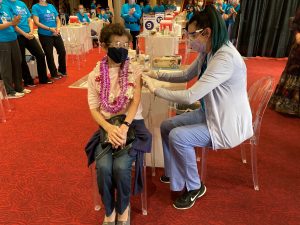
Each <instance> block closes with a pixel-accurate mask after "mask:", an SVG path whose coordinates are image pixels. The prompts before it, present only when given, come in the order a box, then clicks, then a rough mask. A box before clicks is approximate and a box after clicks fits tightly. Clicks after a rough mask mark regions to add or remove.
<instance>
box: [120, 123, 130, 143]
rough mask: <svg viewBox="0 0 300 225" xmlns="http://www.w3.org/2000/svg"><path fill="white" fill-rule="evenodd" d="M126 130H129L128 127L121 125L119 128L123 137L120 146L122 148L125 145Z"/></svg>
mask: <svg viewBox="0 0 300 225" xmlns="http://www.w3.org/2000/svg"><path fill="white" fill-rule="evenodd" d="M128 129H129V127H128V126H126V125H125V124H122V125H121V126H120V130H121V134H122V135H123V137H124V139H123V144H122V146H123V147H124V146H125V145H126V140H127V132H128Z"/></svg>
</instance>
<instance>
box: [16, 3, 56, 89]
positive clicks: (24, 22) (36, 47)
mask: <svg viewBox="0 0 300 225" xmlns="http://www.w3.org/2000/svg"><path fill="white" fill-rule="evenodd" d="M10 5H11V8H12V10H13V13H14V14H16V15H20V16H21V21H20V23H19V24H18V28H20V29H17V32H18V42H19V46H20V50H21V55H22V77H23V80H24V85H25V86H29V87H34V86H35V84H34V81H33V79H32V77H31V75H30V71H29V68H28V65H27V62H26V59H25V49H28V51H29V52H30V53H31V55H33V56H34V57H35V59H36V63H37V71H38V77H39V83H40V84H52V83H53V82H52V81H51V80H50V79H49V78H48V77H47V68H46V60H45V54H44V52H43V50H42V48H41V46H40V44H39V43H38V41H37V40H36V39H35V37H34V35H33V21H32V19H31V13H30V11H29V10H28V8H27V6H26V4H25V3H24V2H22V1H19V0H10Z"/></svg>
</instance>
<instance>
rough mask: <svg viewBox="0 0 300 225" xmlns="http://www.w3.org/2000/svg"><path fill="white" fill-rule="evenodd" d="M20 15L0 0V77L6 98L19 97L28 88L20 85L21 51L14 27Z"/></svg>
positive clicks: (6, 2) (4, 0) (5, 0)
mask: <svg viewBox="0 0 300 225" xmlns="http://www.w3.org/2000/svg"><path fill="white" fill-rule="evenodd" d="M20 20H21V16H14V15H13V11H12V9H11V6H10V4H9V3H8V1H7V0H0V79H1V80H2V81H3V83H4V87H5V89H6V92H7V96H8V98H20V97H23V96H24V94H25V93H30V90H27V89H24V88H23V86H22V68H21V52H20V48H19V44H18V41H17V34H16V32H15V29H16V27H17V25H18V24H19V22H20Z"/></svg>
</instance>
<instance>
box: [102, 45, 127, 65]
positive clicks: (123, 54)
mask: <svg viewBox="0 0 300 225" xmlns="http://www.w3.org/2000/svg"><path fill="white" fill-rule="evenodd" d="M107 55H108V57H109V58H111V59H112V60H113V61H114V62H115V63H123V62H125V61H126V59H127V57H128V49H126V48H115V47H109V48H108V52H107Z"/></svg>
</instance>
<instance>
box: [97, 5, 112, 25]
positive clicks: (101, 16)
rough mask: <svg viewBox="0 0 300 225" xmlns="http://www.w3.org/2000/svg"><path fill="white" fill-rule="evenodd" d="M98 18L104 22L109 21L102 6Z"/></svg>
mask: <svg viewBox="0 0 300 225" xmlns="http://www.w3.org/2000/svg"><path fill="white" fill-rule="evenodd" d="M98 18H99V19H100V20H103V21H104V22H106V23H110V22H109V20H108V15H107V14H106V13H105V9H103V8H102V9H101V12H100V14H99V16H98Z"/></svg>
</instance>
